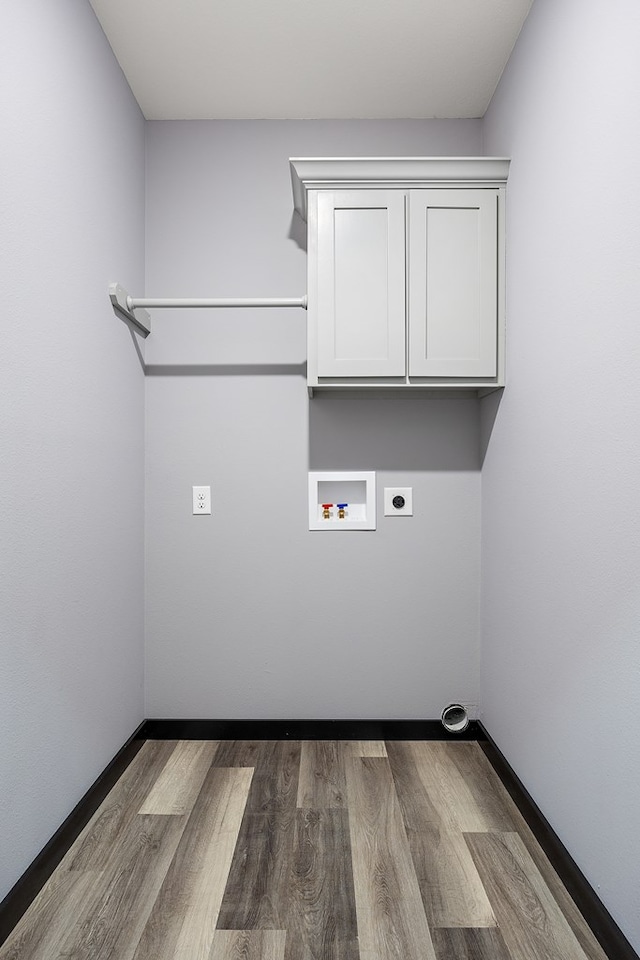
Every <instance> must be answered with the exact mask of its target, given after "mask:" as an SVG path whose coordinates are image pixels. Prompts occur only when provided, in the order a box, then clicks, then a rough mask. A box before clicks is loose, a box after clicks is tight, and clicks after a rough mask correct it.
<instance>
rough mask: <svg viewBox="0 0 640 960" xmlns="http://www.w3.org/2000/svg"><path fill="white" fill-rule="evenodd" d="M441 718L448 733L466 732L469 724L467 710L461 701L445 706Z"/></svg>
mask: <svg viewBox="0 0 640 960" xmlns="http://www.w3.org/2000/svg"><path fill="white" fill-rule="evenodd" d="M440 719H441V720H442V726H443V727H444V728H445V730H446V731H447V733H464V731H465V730H466V729H467V727H468V726H469V717H468V715H467V711H466V710H465V708H464V707H463V706H462V705H461V704H459V703H450V704H449V706H448V707H445V708H444V710H443V711H442V717H441V718H440Z"/></svg>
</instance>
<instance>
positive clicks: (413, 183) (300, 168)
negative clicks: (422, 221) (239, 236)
mask: <svg viewBox="0 0 640 960" xmlns="http://www.w3.org/2000/svg"><path fill="white" fill-rule="evenodd" d="M510 162H511V161H510V159H509V158H508V157H292V158H290V160H289V166H290V168H291V184H292V187H293V203H294V206H295V209H296V210H297V212H298V213H299V214H300V216H301V217H302V219H303V220H306V219H307V196H308V192H309V190H332V189H336V190H338V189H348V190H353V189H358V188H369V189H373V188H385V187H386V188H393V187H395V188H398V189H409V188H412V187H413V188H416V187H419V186H420V185H421V184H436V183H440V184H442V185H451V186H469V187H471V186H476V187H482V186H493V187H499V186H503V185H504V184H505V183H506V181H507V177H508V175H509V164H510Z"/></svg>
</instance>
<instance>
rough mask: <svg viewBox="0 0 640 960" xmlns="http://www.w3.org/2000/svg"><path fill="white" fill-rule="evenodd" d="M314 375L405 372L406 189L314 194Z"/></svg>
mask: <svg viewBox="0 0 640 960" xmlns="http://www.w3.org/2000/svg"><path fill="white" fill-rule="evenodd" d="M317 231H318V232H317V351H318V356H317V361H318V376H319V377H403V376H404V375H405V371H406V333H405V327H406V303H405V270H406V266H405V250H406V242H405V195H404V193H403V192H400V191H390V190H352V191H349V190H336V191H332V192H325V191H320V192H319V194H318V225H317Z"/></svg>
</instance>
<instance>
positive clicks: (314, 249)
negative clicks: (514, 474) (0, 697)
mask: <svg viewBox="0 0 640 960" xmlns="http://www.w3.org/2000/svg"><path fill="white" fill-rule="evenodd" d="M508 163H509V161H508V160H503V159H500V158H480V159H478V158H459V159H453V160H447V159H445V158H443V159H440V158H433V159H430V158H394V159H389V160H383V159H382V160H381V159H376V158H370V159H365V160H357V159H353V160H348V159H343V160H292V161H291V166H292V175H293V183H294V199H295V201H296V208H297V209H298V211H299V212H300V213H301V214H302V215H303V216H305V217H306V219H307V222H308V296H309V304H308V383H309V388H310V391H311V392H313V390H315V389H335V388H343V389H354V388H363V389H372V388H378V389H387V390H390V389H394V388H395V389H396V390H407V389H408V390H411V389H420V390H425V389H427V390H428V389H433V390H449V391H450V390H452V389H459V390H467V391H468V390H475V391H487V390H492V389H495V388H496V387H500V386H502V385H503V384H504V190H505V182H506V176H507V171H508Z"/></svg>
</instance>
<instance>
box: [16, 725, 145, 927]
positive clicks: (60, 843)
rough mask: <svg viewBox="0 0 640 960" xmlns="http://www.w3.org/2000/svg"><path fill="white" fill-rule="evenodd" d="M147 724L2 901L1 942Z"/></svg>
mask: <svg viewBox="0 0 640 960" xmlns="http://www.w3.org/2000/svg"><path fill="white" fill-rule="evenodd" d="M143 727H144V723H141V724H140V726H139V727H138V729H137V730H136V731H135V733H134V734H133V735H132V736H131V737H130V738H129V739H128V740H127V742H126V743H125V745H124V746H123V747H122V748H121V749H120V750H118V752H117V754H116V755H115V757H114V758H113V760H112V761H111V763H110V764H109V765H108V766H107V767H106V768H105V769H104V770H103V772H102V773H101V774H100V776H99V777H98V779H97V780H96V781H95V783H93V785H92V786H91V787H89V789H88V790H87V792H86V793H85V795H84V797H83V798H82V800H80V802H79V803H78V804H77V805H76V806H75V807H74V809H73V810H72V811H71V813H70V814H69V816H68V817H67V819H66V820H65V821H64V823H63V824H62V825H61V826H60V827H59V828H58V829H57V830H56V832H55V833H54V835H53V836H52V837H51V840H49V842H48V843H47V845H46V847H44V848H43V849H42V850H41V851H40V853H39V854H38V856H37V857H36V858H35V860H34V861H33V863H32V864H31V865H30V866H29V867H27V869H26V871H25V872H24V873H23V874H22V876H21V877H20V879H19V880H18V882H17V883H16V884H15V885H14V886H13V887H12V889H11V890H10V891H9V893H8V894H7V895H6V897H5V898H4V900H3V901H2V903H0V944H3V943H4V942H5V940H6V939H7V937H8V936H9V934H10V933H11V931H12V930H13V928H14V927H15V926H16V924H17V923H18V921H19V920H20V918H21V917H22V915H23V914H24V913H25V911H26V910H27V907H29V905H30V904H31V903H32V901H33V900H35V898H36V896H37V895H38V893H39V892H40V890H42V888H43V886H44V885H45V883H46V882H47V880H48V879H49V877H50V876H51V874H52V873H53V871H54V870H55V868H56V867H57V866H58V864H59V863H60V861H61V860H62V858H63V857H64V855H65V854H66V853H67V851H68V850H69V848H70V847H71V844H72V843H73V842H74V840H76V839H77V837H79V836H80V833H81V832H82V830H83V829H84V827H85V826H86V825H87V823H88V822H89V820H90V819H91V817H92V816H93V814H94V813H95V812H96V810H97V809H98V807H99V806H100V804H101V803H102V801H103V800H104V798H105V797H106V795H107V794H108V793H109V791H110V790H111V788H112V787H113V786H114V784H115V782H116V780H118V778H119V777H120V776H121V775H122V773H123V772H124V770H125V769H126V768H127V767H128V766H129V764H130V763H131V761H132V760H133V758H134V757H135V755H136V753H137V752H138V750H140V748H141V746H142V744H143V743H144V738H143V737H142V736H141V731H142V728H143Z"/></svg>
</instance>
